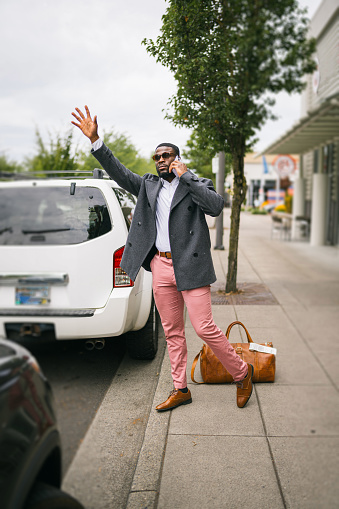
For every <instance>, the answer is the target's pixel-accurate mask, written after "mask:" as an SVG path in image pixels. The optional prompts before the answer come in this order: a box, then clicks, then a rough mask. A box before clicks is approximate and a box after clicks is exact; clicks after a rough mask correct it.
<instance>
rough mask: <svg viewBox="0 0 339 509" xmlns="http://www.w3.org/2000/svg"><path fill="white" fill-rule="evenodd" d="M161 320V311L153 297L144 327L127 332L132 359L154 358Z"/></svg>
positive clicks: (128, 347) (127, 342)
mask: <svg viewBox="0 0 339 509" xmlns="http://www.w3.org/2000/svg"><path fill="white" fill-rule="evenodd" d="M159 321H160V320H159V313H158V310H157V307H156V305H155V302H154V298H153V297H152V305H151V310H150V314H149V316H148V319H147V322H146V324H145V325H144V327H143V328H142V329H140V330H138V331H132V332H128V333H127V334H126V347H127V351H128V353H129V356H130V357H131V358H132V359H141V360H152V359H154V357H155V356H156V353H157V351H158V335H159V332H158V330H159Z"/></svg>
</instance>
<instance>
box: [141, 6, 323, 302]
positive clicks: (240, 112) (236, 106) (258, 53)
mask: <svg viewBox="0 0 339 509" xmlns="http://www.w3.org/2000/svg"><path fill="white" fill-rule="evenodd" d="M162 22H163V23H162V27H161V33H160V35H159V37H158V38H157V39H156V41H152V40H147V39H145V40H144V41H143V44H145V45H146V49H147V51H148V52H149V53H150V54H151V55H153V56H154V57H155V58H156V60H157V62H160V63H161V64H162V65H164V66H166V67H168V68H169V69H170V71H171V72H172V73H173V74H174V77H175V80H176V82H177V93H176V95H174V96H173V97H172V98H171V99H170V100H169V109H168V111H167V114H166V118H168V119H170V120H171V121H172V122H173V123H174V124H175V125H181V126H182V125H185V126H188V127H191V128H193V129H196V130H198V131H199V136H200V138H202V139H205V140H206V143H208V145H209V146H211V147H212V148H213V149H214V152H215V153H218V152H222V151H224V152H226V153H229V154H230V155H231V158H232V167H233V173H234V185H233V192H234V195H233V201H232V213H231V229H230V242H229V256H228V273H227V283H226V291H227V292H231V291H236V281H237V259H238V240H239V225H240V210H241V204H242V202H243V201H244V199H245V196H246V179H245V176H244V156H245V154H246V151H247V150H249V149H250V148H251V146H253V143H254V141H255V139H254V138H255V132H256V130H258V129H259V128H260V127H261V126H262V125H263V123H264V122H265V121H266V120H267V119H269V118H274V117H273V115H272V112H271V107H272V106H273V104H274V98H273V96H274V94H275V93H277V92H279V91H282V90H285V91H287V92H289V93H291V92H300V91H301V90H302V89H303V87H304V83H303V80H302V77H303V75H304V74H305V73H310V72H312V71H313V70H314V68H315V63H314V61H313V58H312V55H313V53H314V50H315V41H314V40H310V39H307V31H308V20H307V18H306V14H305V11H302V10H300V9H299V7H298V2H297V0H279V1H272V0H169V7H168V8H167V10H166V13H165V14H164V16H163V17H162Z"/></svg>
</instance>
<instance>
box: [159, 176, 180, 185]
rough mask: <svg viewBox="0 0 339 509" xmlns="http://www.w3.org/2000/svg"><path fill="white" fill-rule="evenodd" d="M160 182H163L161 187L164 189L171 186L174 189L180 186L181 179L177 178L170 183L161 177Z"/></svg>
mask: <svg viewBox="0 0 339 509" xmlns="http://www.w3.org/2000/svg"><path fill="white" fill-rule="evenodd" d="M160 181H161V185H162V186H163V187H169V186H173V187H176V186H177V185H178V184H179V177H175V178H174V179H173V180H172V182H168V181H167V180H165V179H163V178H161V177H160Z"/></svg>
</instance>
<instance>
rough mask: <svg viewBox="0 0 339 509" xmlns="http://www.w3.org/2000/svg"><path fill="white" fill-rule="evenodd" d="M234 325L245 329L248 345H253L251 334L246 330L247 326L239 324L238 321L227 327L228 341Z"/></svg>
mask: <svg viewBox="0 0 339 509" xmlns="http://www.w3.org/2000/svg"><path fill="white" fill-rule="evenodd" d="M233 325H241V327H243V329H245V332H246V336H247V341H248V343H253V341H252V338H251V336H250V333H249V332H248V330H247V329H246V327H245V325H244V324H243V323H242V322H238V321H236V322H232V323H230V324H229V326H228V327H227V331H226V337H227V339H228V338H229V335H230V332H231V329H232V327H233Z"/></svg>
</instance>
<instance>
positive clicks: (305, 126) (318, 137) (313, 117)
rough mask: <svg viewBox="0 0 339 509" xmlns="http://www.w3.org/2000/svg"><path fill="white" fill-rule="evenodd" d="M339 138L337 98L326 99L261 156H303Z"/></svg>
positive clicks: (338, 104) (338, 100)
mask: <svg viewBox="0 0 339 509" xmlns="http://www.w3.org/2000/svg"><path fill="white" fill-rule="evenodd" d="M336 138H339V97H338V96H337V97H336V98H332V99H328V100H327V101H324V102H323V103H322V104H321V105H320V106H318V107H317V108H316V109H314V110H313V111H311V112H310V113H309V114H308V115H307V117H303V118H301V119H300V120H299V122H298V123H297V124H295V125H294V126H293V127H292V128H291V129H289V130H288V131H287V132H286V133H285V134H284V135H283V136H281V138H279V139H278V140H277V141H275V142H274V143H272V144H271V145H270V146H269V147H267V148H266V149H265V150H263V151H262V152H261V154H305V153H306V152H310V151H311V150H315V149H316V148H318V147H320V146H322V145H327V144H329V143H332V142H333V141H334V140H335V139H336Z"/></svg>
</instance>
